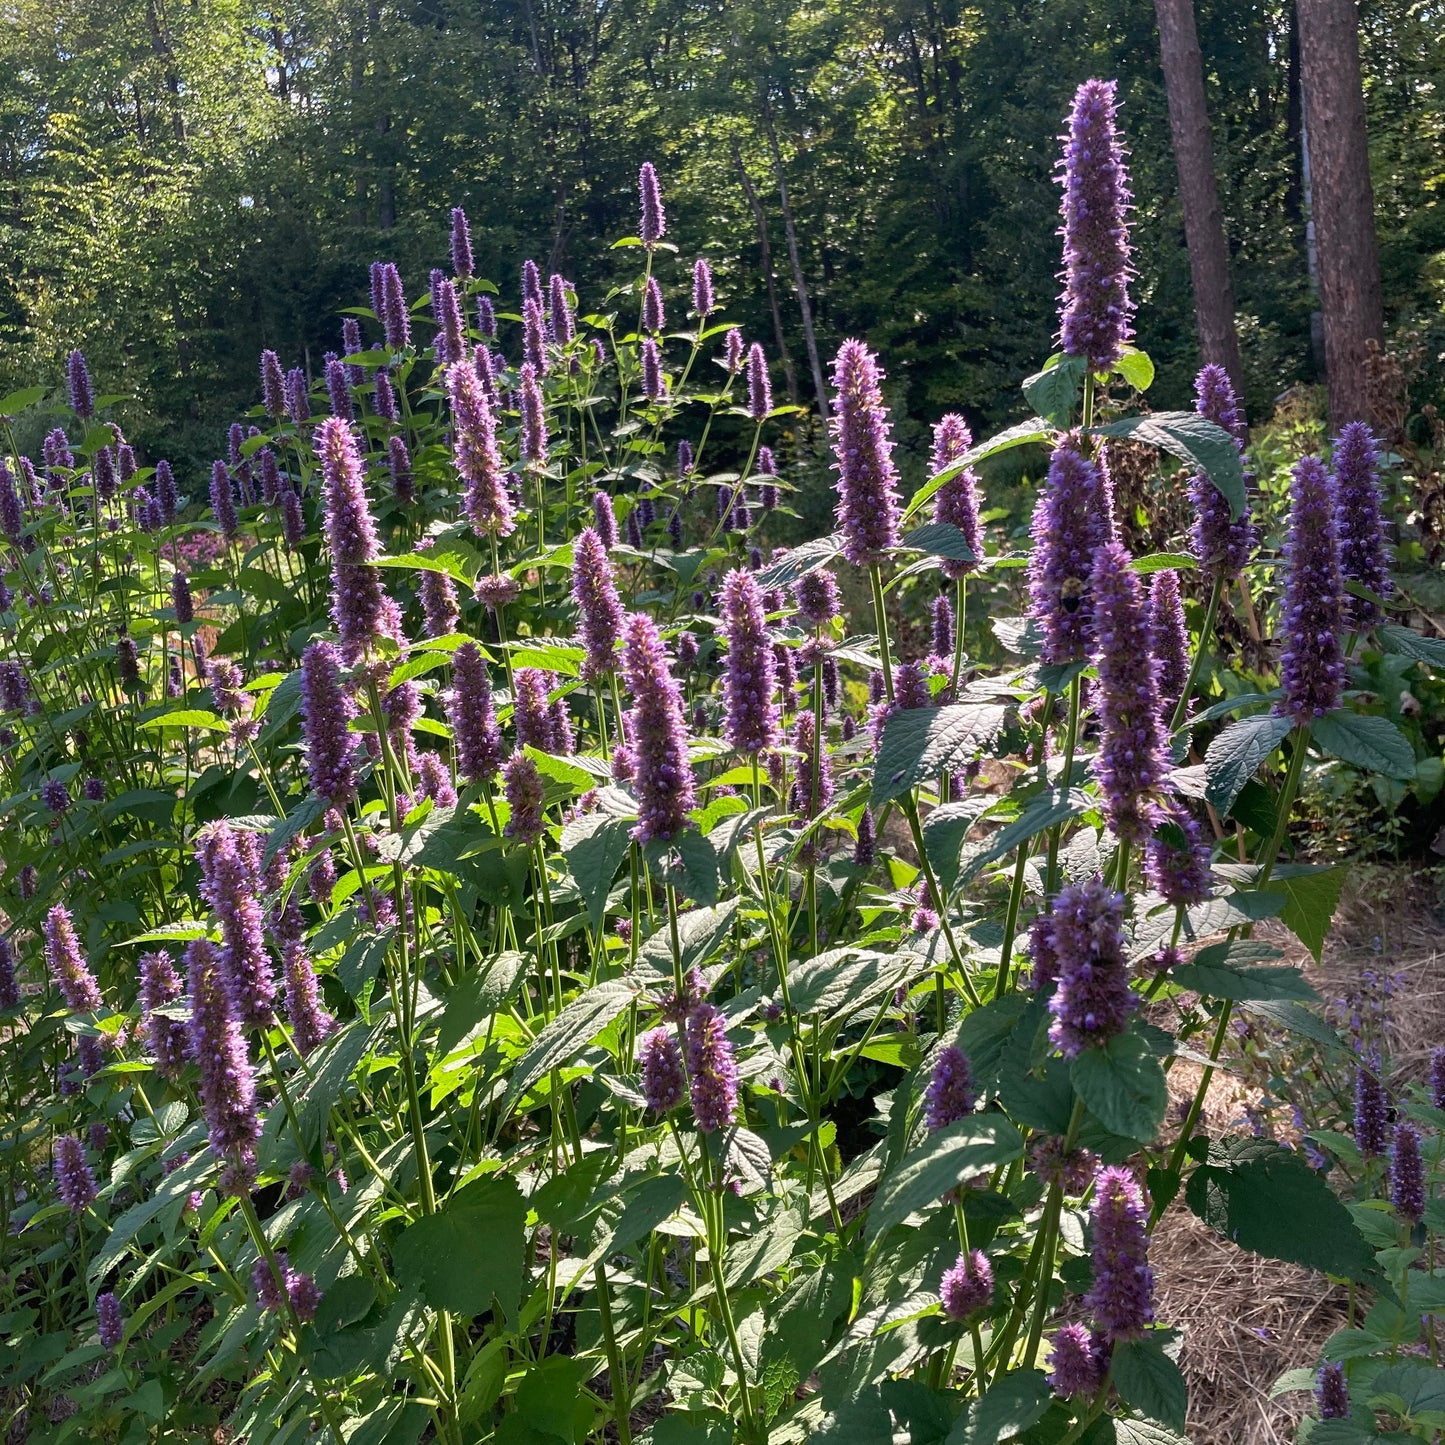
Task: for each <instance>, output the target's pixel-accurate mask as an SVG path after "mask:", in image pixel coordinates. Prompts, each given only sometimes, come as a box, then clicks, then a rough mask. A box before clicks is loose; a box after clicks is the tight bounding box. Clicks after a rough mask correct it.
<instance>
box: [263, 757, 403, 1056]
mask: <svg viewBox="0 0 1445 1445" xmlns="http://www.w3.org/2000/svg"><path fill="white" fill-rule="evenodd" d="M428 756H430V754H428ZM281 971H282V973H283V974H284V975H285V978H286V1016H287V1017H288V1018H289V1019H290V1020H291V1032H292V1036H293V1037H294V1038H295V1040H296V1047H297V1048H298V1049H300V1050H301V1052H302V1053H303V1054H309V1053H310V1052H311V1050H312V1049H314V1048H316V1047H317V1045H318V1044H322V1043H325V1041H326V1040H327V1039H328V1038H330V1037H331V1035H332V1034H333V1033H334V1032H335V1030H336V1020H335V1019H334V1018H332V1017H331V1015H330V1014H329V1013H327V1012H326V1010H325V1009H324V1008H322V1006H321V989H320V986H319V985H318V983H317V980H316V969H315V966H314V965H313V964H312V962H311V955H310V954H309V953H307V952H306V945H305V944H304V943H302V942H301V940H300V939H299V938H293V939H290V940H288V941H287V943H286V946H285V948H284V949H283V950H282V955H281Z"/></svg>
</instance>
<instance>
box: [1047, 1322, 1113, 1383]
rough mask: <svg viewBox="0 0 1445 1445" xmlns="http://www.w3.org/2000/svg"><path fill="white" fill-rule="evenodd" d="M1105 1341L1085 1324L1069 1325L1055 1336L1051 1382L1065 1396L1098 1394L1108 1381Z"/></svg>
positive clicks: (1050, 1361) (1050, 1371) (1050, 1374)
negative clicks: (1092, 1332) (1102, 1356)
mask: <svg viewBox="0 0 1445 1445" xmlns="http://www.w3.org/2000/svg"><path fill="white" fill-rule="evenodd" d="M1101 1346H1103V1341H1102V1340H1099V1339H1098V1338H1097V1337H1096V1336H1094V1335H1091V1334H1090V1333H1089V1331H1088V1329H1087V1328H1085V1326H1083V1325H1079V1324H1074V1325H1065V1326H1064V1327H1063V1328H1062V1329H1061V1330H1060V1331H1059V1332H1058V1333H1057V1334H1056V1335H1055V1336H1054V1343H1053V1355H1052V1356H1051V1357H1050V1360H1049V1365H1050V1370H1049V1384H1050V1385H1051V1386H1052V1387H1053V1391H1054V1394H1056V1395H1061V1396H1062V1397H1063V1398H1064V1399H1066V1400H1067V1399H1071V1398H1072V1397H1073V1396H1075V1395H1096V1394H1098V1392H1099V1386H1100V1385H1102V1384H1103V1383H1104V1360H1103V1359H1102V1358H1101V1355H1102V1354H1103V1353H1105V1352H1106V1351H1107V1347H1103V1349H1102V1350H1101Z"/></svg>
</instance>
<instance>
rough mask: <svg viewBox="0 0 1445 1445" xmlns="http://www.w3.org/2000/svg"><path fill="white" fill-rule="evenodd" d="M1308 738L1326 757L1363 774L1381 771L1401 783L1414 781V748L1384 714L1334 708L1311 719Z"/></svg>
mask: <svg viewBox="0 0 1445 1445" xmlns="http://www.w3.org/2000/svg"><path fill="white" fill-rule="evenodd" d="M1310 737H1311V738H1312V739H1313V741H1315V742H1316V743H1318V744H1319V746H1320V748H1321V749H1322V750H1323V751H1324V752H1326V753H1328V754H1329V755H1330V757H1332V758H1339V759H1340V761H1341V762H1345V763H1350V764H1352V765H1353V766H1354V767H1357V768H1363V769H1364V770H1365V771H1366V772H1367V773H1383V774H1384V775H1385V776H1386V777H1387V778H1395V779H1398V781H1400V782H1402V783H1413V782H1414V781H1415V750H1414V748H1412V747H1411V746H1410V740H1409V738H1407V737H1406V736H1405V734H1404V733H1402V732H1401V731H1400V729H1399V728H1397V727H1396V726H1395V724H1394V723H1392V722H1391V721H1390V719H1389V718H1387V717H1375V716H1373V715H1372V714H1370V713H1359V712H1351V711H1350V710H1349V709H1348V708H1342V707H1341V708H1336V709H1335V710H1334V712H1332V713H1326V714H1325V716H1324V717H1322V718H1316V719H1315V721H1314V723H1313V725H1312V726H1311V728H1310Z"/></svg>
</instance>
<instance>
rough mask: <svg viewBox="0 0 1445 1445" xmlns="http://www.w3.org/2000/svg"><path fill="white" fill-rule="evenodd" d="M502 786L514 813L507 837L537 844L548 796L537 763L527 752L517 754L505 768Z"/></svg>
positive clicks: (508, 761) (540, 834) (542, 825)
mask: <svg viewBox="0 0 1445 1445" xmlns="http://www.w3.org/2000/svg"><path fill="white" fill-rule="evenodd" d="M502 787H503V790H504V791H505V793H506V796H507V806H508V807H509V808H510V809H511V810H512V816H511V819H510V820H509V821H508V823H507V826H506V829H505V832H506V834H507V836H508V837H509V838H515V839H517V841H518V842H519V843H528V844H530V843H535V842H536V841H537V839H538V838H540V837H541V836H542V831H543V828H544V826H545V824H544V822H543V819H542V809H543V806H544V804H545V803H546V796H547V795H546V789H545V788H544V787H543V785H542V775H541V773H539V772H538V771H537V765H536V763H534V762H533V761H532V760H531V758H529V757H528V756H527V755H526V753H513V754H512V756H511V757H510V758H508V759H507V761H506V763H505V764H504V765H503V767H502Z"/></svg>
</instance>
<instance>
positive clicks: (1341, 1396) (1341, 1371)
mask: <svg viewBox="0 0 1445 1445" xmlns="http://www.w3.org/2000/svg"><path fill="white" fill-rule="evenodd" d="M1315 1399H1316V1400H1318V1401H1319V1406H1320V1419H1321V1420H1347V1419H1349V1415H1350V1387H1349V1385H1347V1384H1346V1383H1345V1367H1344V1366H1343V1365H1341V1364H1337V1363H1334V1362H1330V1363H1326V1364H1323V1365H1321V1366H1320V1372H1319V1374H1318V1376H1317V1377H1316V1379H1315Z"/></svg>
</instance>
